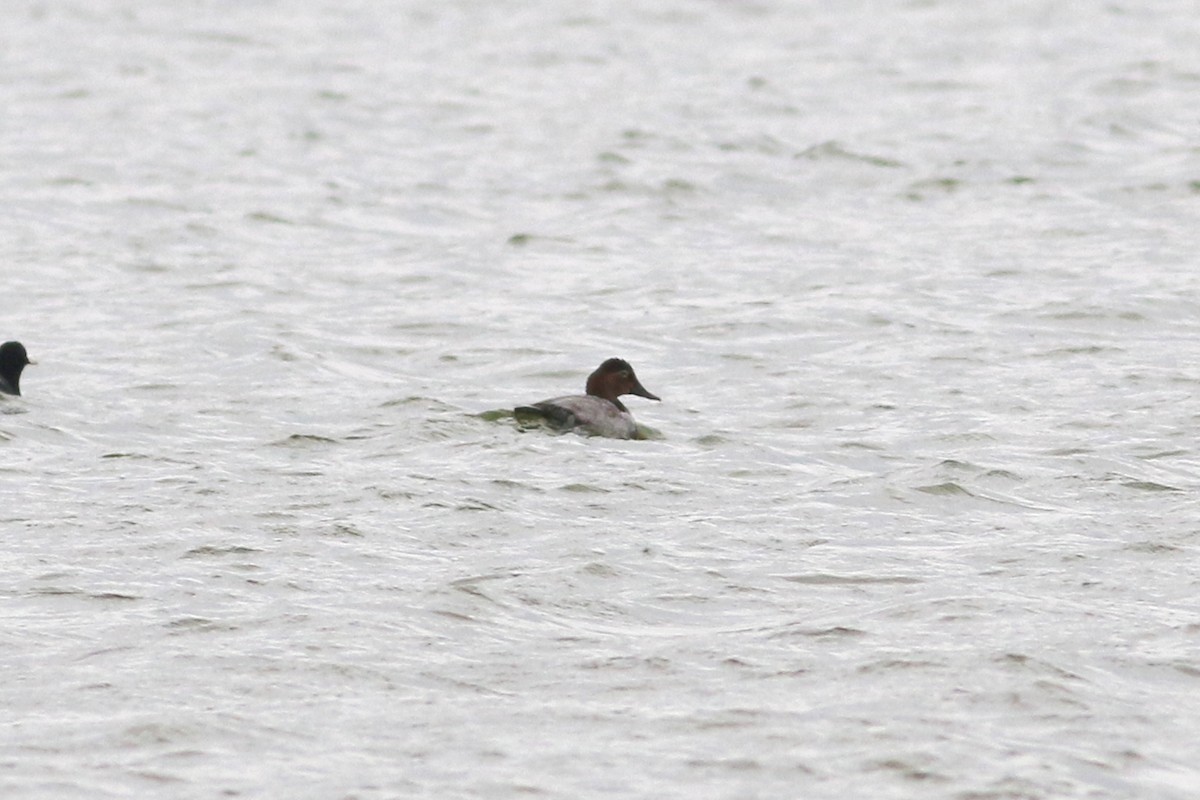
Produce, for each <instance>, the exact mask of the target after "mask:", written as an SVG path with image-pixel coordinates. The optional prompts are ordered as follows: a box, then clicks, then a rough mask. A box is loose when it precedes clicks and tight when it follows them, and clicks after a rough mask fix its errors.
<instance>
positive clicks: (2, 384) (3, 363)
mask: <svg viewBox="0 0 1200 800" xmlns="http://www.w3.org/2000/svg"><path fill="white" fill-rule="evenodd" d="M32 363H34V362H32V361H30V360H29V354H28V353H26V352H25V345H23V344H21V343H20V342H5V343H4V344H0V394H15V395H20V394H21V371H22V370H23V369H25V365H26V364H32Z"/></svg>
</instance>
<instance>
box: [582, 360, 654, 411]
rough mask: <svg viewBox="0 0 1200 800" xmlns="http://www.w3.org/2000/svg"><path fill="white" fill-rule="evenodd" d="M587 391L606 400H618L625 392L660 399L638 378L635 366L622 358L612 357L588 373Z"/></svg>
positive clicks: (650, 398)
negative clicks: (634, 369) (634, 370)
mask: <svg viewBox="0 0 1200 800" xmlns="http://www.w3.org/2000/svg"><path fill="white" fill-rule="evenodd" d="M587 393H588V394H590V395H594V396H595V397H603V398H604V399H605V400H612V401H613V402H616V401H617V398H618V397H620V396H621V395H624V394H636V395H637V396H638V397H645V398H647V399H649V400H658V399H659V398H658V396H657V395H653V394H651V393H650V392H649V391H647V389H646V387H645V386H642V382H641V381H639V380H638V379H637V375H635V374H634V372H633V367H631V366H629V362H628V361H625V360H624V359H621V358H610V359H608V360H607V361H605V362H604V363H603V364H601V365H600V366H599V367H597V368H596V371H595V372H593V373H592V374H591V375H588V379H587Z"/></svg>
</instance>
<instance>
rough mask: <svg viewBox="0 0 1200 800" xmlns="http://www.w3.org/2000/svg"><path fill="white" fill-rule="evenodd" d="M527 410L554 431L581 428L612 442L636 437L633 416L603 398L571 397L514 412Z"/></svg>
mask: <svg viewBox="0 0 1200 800" xmlns="http://www.w3.org/2000/svg"><path fill="white" fill-rule="evenodd" d="M530 410H536V411H537V413H539V414H541V415H542V417H544V418H545V419H546V420H548V421H549V422H550V423H551V424H552V425H554V426H555V427H556V428H561V429H563V430H566V429H570V428H583V429H584V430H585V431H587V432H588V433H592V434H595V435H596V436H608V437H610V438H614V439H632V438H634V437H635V436H636V435H637V423H635V422H634V421H633V415H631V414H630V413H629V412H628V411H625V410H623V409H621V408H619V407H618V406H617V405H616V404H615V403H612V402H611V401H609V400H605V399H604V398H602V397H593V396H591V395H585V394H573V395H567V396H565V397H555V398H553V399H551V400H543V401H541V402H540V403H534V404H533V405H532V406H524V407H522V408H519V409H517V411H518V413H520V412H522V411H526V412H527V411H530Z"/></svg>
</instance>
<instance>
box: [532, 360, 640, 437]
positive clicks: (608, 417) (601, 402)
mask: <svg viewBox="0 0 1200 800" xmlns="http://www.w3.org/2000/svg"><path fill="white" fill-rule="evenodd" d="M584 392H585V393H584V394H572V395H566V396H564V397H555V398H552V399H550V400H542V401H541V402H540V403H533V404H532V405H528V406H518V407H517V408H515V409H513V414H514V415H515V416H516V417H517V419H518V420H520V419H522V418H529V417H536V418H538V419H539V420H540V421H545V422H546V423H548V424H549V425H550V426H551V427H553V428H556V429H558V430H564V431H565V430H577V431H580V432H582V433H587V434H590V435H592V436H606V437H608V438H610V439H637V438H639V432H638V426H637V423H636V422H634V421H633V415H632V414H630V413H629V409H628V408H626V407H625V404H624V403H622V402H621V400H620V398H621V396H622V395H627V394H635V395H637V396H638V397H645V398H647V399H648V400H660V398H659V397H658V396H657V395H654V394H651V393H650V392H649V391H648V390H647V389H646V387H645V386H642V382H641V381H639V380H638V377H637V375H636V374H635V373H634V371H633V367H631V366H629V362H628V361H625V360H624V359H621V358H610V359H607V360H606V361H604V363H602V364H601V365H600V366H599V367H597V368H596V370H595V371H594V372H593V373H592V374H591V375H588V379H587V384H586V386H585V387H584Z"/></svg>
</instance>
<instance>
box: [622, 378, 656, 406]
mask: <svg viewBox="0 0 1200 800" xmlns="http://www.w3.org/2000/svg"><path fill="white" fill-rule="evenodd" d="M630 394H636V395H637V396H638V397H645V398H646V399H647V400H658V401H659V402H662V398H661V397H659V396H658V395H656V394H650V392H648V391H646V387H645V386H642V382H641V381H638V382H637V383H635V384H634V385H633V391H631V392H630Z"/></svg>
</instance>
